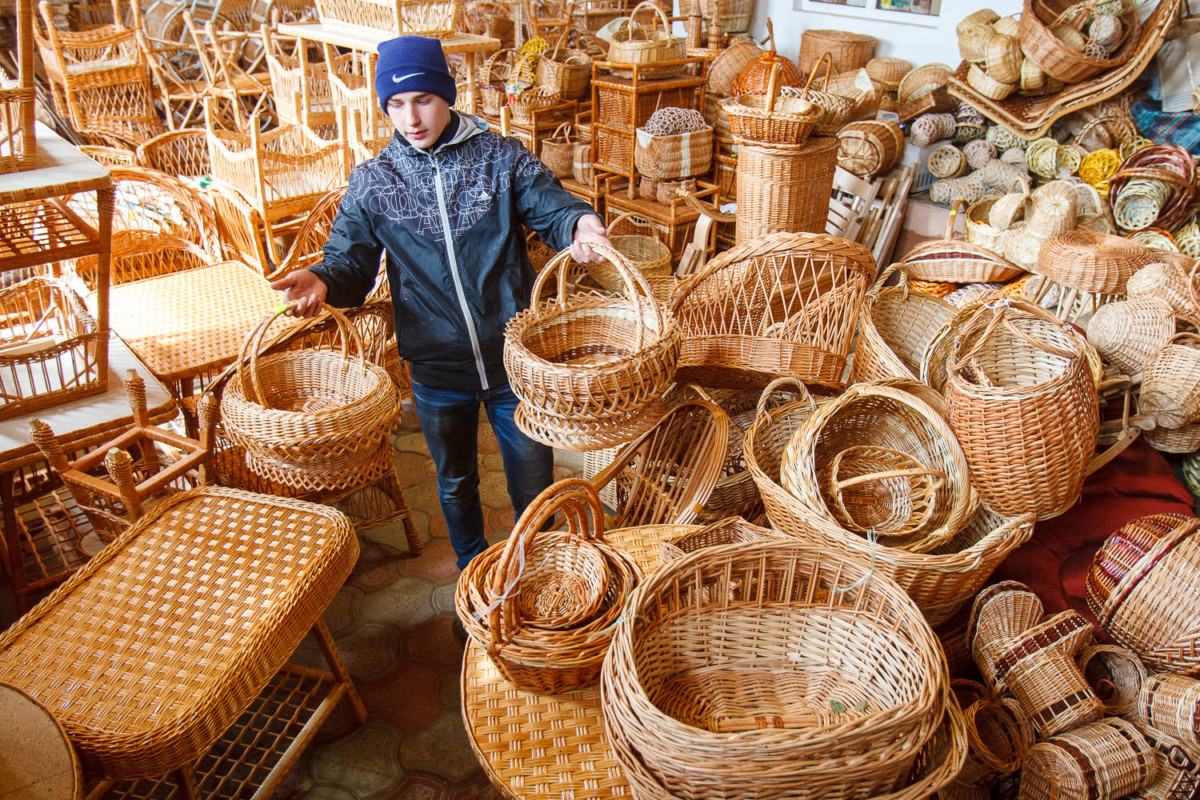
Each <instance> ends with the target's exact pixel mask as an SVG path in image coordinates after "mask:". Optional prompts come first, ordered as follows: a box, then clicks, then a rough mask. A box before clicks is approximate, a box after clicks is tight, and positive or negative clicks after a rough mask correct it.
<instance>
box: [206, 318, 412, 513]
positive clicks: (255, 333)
mask: <svg viewBox="0 0 1200 800" xmlns="http://www.w3.org/2000/svg"><path fill="white" fill-rule="evenodd" d="M283 313H284V312H283V311H278V312H276V313H274V314H271V315H270V316H267V317H265V318H264V319H263V320H262V321H261V322H260V323H259V324H258V325H257V326H256V327H255V328H254V329H253V330H251V331H250V333H249V334H247V336H246V339H245V341H244V342H243V344H242V352H241V355H240V356H239V358H238V362H237V367H236V374H234V375H233V377H232V378H230V380H229V382H228V384H226V386H225V391H224V392H223V393H222V395H221V418H222V421H223V423H224V426H225V432H226V433H227V434H228V436H229V438H230V439H231V440H232V441H233V442H234V443H235V444H237V445H238V446H240V447H243V448H245V450H246V463H247V465H248V466H249V467H250V469H251V470H252V471H253V472H254V473H255V474H257V475H259V476H260V477H263V478H267V479H269V480H271V481H274V482H276V483H280V484H283V485H285V486H291V487H295V488H298V489H305V490H310V491H322V490H338V489H344V488H350V487H351V486H361V485H363V482H364V474H365V473H370V474H375V473H378V475H377V476H376V477H381V476H382V475H383V474H385V473H386V471H387V467H388V466H389V464H388V463H386V462H385V463H380V459H379V453H380V451H381V449H382V448H381V444H382V443H384V442H385V441H386V440H387V435H388V433H390V432H391V430H392V429H393V428H394V427H395V426H396V424H397V423H398V422H399V418H400V399H399V395H398V394H397V393H396V385H395V384H394V383H393V382H392V379H391V378H390V377H389V376H388V373H387V370H385V369H384V368H383V367H380V366H377V365H375V364H372V363H370V362H368V361H367V360H366V358H364V357H363V355H362V353H363V341H362V337H361V335H360V334H359V333H358V331H357V330H356V329H355V328H354V326H353V325H351V324H350V322H349V320H347V319H346V316H345V315H344V314H343V313H342V312H340V311H338V310H337V309H335V308H333V307H331V306H325V309H324V313H326V314H328V315H329V316H331V317H332V318H333V319H334V321H335V322H336V323H337V327H338V331H339V334H340V339H341V344H340V352H334V351H333V350H300V351H291V352H283V353H275V354H271V355H268V356H265V357H261V358H260V357H259V352H260V350H261V348H262V344H263V342H264V341H265V337H266V334H267V331H268V329H269V328H270V327H271V324H272V323H273V322H275V320H277V319H278V318H279V317H280V316H282V314H283ZM351 342H353V344H354V347H355V351H356V353H357V355H355V356H353V357H352V356H351V355H350V344H351Z"/></svg>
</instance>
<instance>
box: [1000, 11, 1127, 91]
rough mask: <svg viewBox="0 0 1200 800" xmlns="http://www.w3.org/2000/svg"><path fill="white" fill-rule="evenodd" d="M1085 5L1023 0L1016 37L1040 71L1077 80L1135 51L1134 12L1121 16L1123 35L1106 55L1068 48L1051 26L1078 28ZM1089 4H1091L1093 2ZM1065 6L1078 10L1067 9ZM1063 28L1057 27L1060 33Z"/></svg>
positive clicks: (1118, 63) (1084, 18) (1120, 61)
mask: <svg viewBox="0 0 1200 800" xmlns="http://www.w3.org/2000/svg"><path fill="white" fill-rule="evenodd" d="M1087 5H1088V4H1085V3H1077V2H1074V1H1073V0H1025V6H1024V10H1023V11H1022V12H1021V19H1020V23H1019V25H1018V26H1017V37H1018V38H1019V39H1020V40H1021V50H1022V51H1023V52H1024V53H1025V57H1026V58H1028V59H1029V60H1031V61H1033V62H1034V63H1035V64H1037V65H1038V66H1039V67H1041V69H1042V71H1043V72H1045V73H1046V74H1047V75H1049V76H1050V77H1052V78H1055V79H1057V80H1060V81H1062V82H1063V83H1080V82H1082V81H1085V80H1087V79H1088V78H1091V77H1093V76H1095V75H1098V74H1099V73H1101V72H1104V71H1105V70H1109V69H1112V68H1114V67H1119V66H1121V65H1122V64H1124V63H1125V62H1127V61H1129V60H1130V59H1131V58H1133V56H1134V55H1135V54H1136V52H1137V49H1138V41H1139V39H1140V38H1141V21H1140V19H1139V17H1138V15H1137V14H1136V13H1133V12H1131V13H1127V14H1125V15H1124V16H1123V17H1121V21H1122V24H1123V27H1124V31H1125V35H1124V39H1123V42H1122V45H1121V46H1120V47H1119V48H1117V50H1116V51H1115V52H1113V54H1112V55H1111V56H1109V57H1108V58H1098V57H1095V56H1089V55H1085V54H1084V53H1082V52H1079V51H1076V50H1073V49H1071V47H1070V46H1068V44H1067V43H1066V42H1065V41H1064V40H1063V39H1062V38H1059V36H1058V35H1055V33H1054V32H1053V29H1054V28H1056V27H1057V26H1059V25H1067V26H1069V27H1068V28H1067V30H1071V31H1073V32H1078V30H1079V28H1081V27H1082V26H1083V23H1084V22H1086V21H1087V18H1088V16H1089V15H1088V13H1087ZM1091 5H1093V6H1094V5H1095V4H1094V3H1093V4H1091ZM1068 9H1070V10H1072V11H1076V12H1082V13H1071V12H1070V11H1068ZM1063 33H1065V32H1063V31H1060V35H1061V34H1063Z"/></svg>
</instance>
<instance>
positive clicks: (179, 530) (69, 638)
mask: <svg viewBox="0 0 1200 800" xmlns="http://www.w3.org/2000/svg"><path fill="white" fill-rule="evenodd" d="M357 556H358V540H357V539H356V537H355V536H354V532H353V530H352V529H351V527H350V524H349V522H348V521H347V520H346V519H345V517H343V516H342V515H341V514H339V513H338V512H336V511H332V510H330V509H327V508H322V507H321V506H317V505H314V504H310V503H304V502H300V501H296V500H287V499H283V498H277V497H268V496H265V495H254V494H250V493H248V492H241V491H236V490H232V489H222V488H202V489H193V490H189V491H186V492H181V493H179V494H177V495H175V496H174V497H172V498H169V499H168V500H165V501H163V502H162V503H161V504H160V505H159V506H158V507H157V508H155V509H154V510H153V511H151V512H150V513H149V514H148V515H147V516H145V517H143V518H142V519H141V520H139V521H138V522H137V523H135V524H134V525H133V527H131V528H130V529H129V531H128V532H127V533H125V534H124V535H123V536H122V537H121V538H120V539H118V540H117V541H116V542H114V543H113V544H112V545H110V546H109V547H107V548H105V549H104V551H103V552H102V553H100V554H99V555H98V556H96V557H95V558H94V559H92V560H91V561H90V562H89V563H88V564H87V565H86V566H85V567H84V568H83V569H81V570H80V571H79V572H77V573H75V575H73V576H72V577H71V579H70V580H68V581H67V582H66V583H65V584H63V585H62V586H60V587H59V588H58V589H57V590H56V591H55V592H54V593H53V594H51V595H50V596H49V597H47V598H46V599H45V600H43V601H42V602H41V603H39V604H38V605H37V606H36V607H35V608H34V609H33V610H32V611H30V612H29V613H28V614H26V615H25V616H24V617H22V618H21V619H20V620H18V621H17V622H16V623H15V624H14V625H13V626H12V627H11V628H9V629H8V631H6V632H5V633H4V635H3V636H0V682H7V683H10V684H12V685H13V686H15V687H17V688H19V689H21V690H22V691H24V692H26V693H27V694H29V695H30V696H31V697H33V698H34V699H35V700H36V701H38V702H39V703H41V704H42V705H43V706H45V707H46V708H47V710H49V711H50V712H51V713H53V714H54V715H55V717H56V718H57V719H58V721H59V722H60V723H61V724H62V726H63V728H64V730H66V732H67V736H68V737H69V738H70V740H71V744H72V745H73V746H74V747H75V750H76V752H77V753H78V755H79V758H80V762H81V763H82V765H83V770H84V773H85V775H86V776H87V777H92V778H104V779H107V780H123V779H127V778H130V779H131V778H141V777H148V776H157V775H162V774H164V773H173V776H174V778H175V781H176V782H177V783H178V784H179V790H180V793H181V794H180V796H182V797H185V798H194V797H201V796H203V797H208V796H211V795H212V794H213V790H214V789H215V784H214V785H212V786H209V785H208V784H207V781H197V780H196V775H195V774H194V772H193V765H195V764H196V762H197V759H199V758H200V757H201V756H202V755H204V754H205V753H208V752H209V751H210V748H213V745H214V743H217V742H218V741H219V740H221V739H222V734H223V733H224V732H225V731H226V729H228V728H230V726H231V725H232V724H233V723H234V722H236V721H237V720H238V719H239V717H241V716H242V714H243V712H245V711H246V710H247V709H251V710H252V711H253V712H254V713H255V716H256V719H255V720H254V721H253V723H252V724H250V725H249V726H245V727H243V726H237V728H236V730H239V731H242V730H252V731H254V732H255V734H256V736H257V734H258V733H263V734H264V735H262V736H258V738H257V740H256V741H255V743H254V745H255V747H256V748H257V751H256V752H259V753H262V757H256V762H264V763H265V762H276V763H274V764H273V765H272V766H271V767H270V772H269V774H266V775H265V776H264V775H262V774H261V772H262V771H261V770H260V769H259V766H260V764H259V763H255V764H251V765H249V766H252V767H254V769H251V770H250V773H251V775H252V777H250V778H244V779H245V780H247V781H253V782H255V783H259V784H261V788H260V789H259V796H268V795H270V793H271V790H272V789H273V788H274V787H275V786H276V785H277V784H278V782H279V781H280V780H281V779H282V778H283V774H284V773H285V772H286V771H287V769H288V768H290V766H291V765H292V763H293V762H294V760H295V758H296V757H297V756H298V754H299V751H300V749H301V748H303V747H304V746H305V745H306V744H307V742H308V740H309V739H311V737H312V736H313V735H314V734H315V732H316V729H317V728H318V727H319V726H320V724H321V723H322V722H323V721H324V720H325V718H326V717H327V716H328V715H329V714H330V713H331V712H332V711H333V709H334V706H335V705H336V702H337V701H338V700H339V699H341V698H342V697H343V696H344V697H346V698H347V699H349V701H350V704H351V709H352V711H353V712H354V715H355V717H356V718H357V719H358V720H359V721H360V722H362V721H365V719H366V710H365V708H364V707H363V705H362V701H361V700H360V699H359V696H358V693H357V691H356V690H355V688H354V685H353V683H352V682H351V680H350V675H349V673H348V672H347V671H346V669H345V667H344V665H343V664H342V661H341V659H340V657H339V656H338V653H337V649H336V648H335V647H334V644H333V639H332V638H331V637H330V635H329V631H328V629H326V627H325V624H324V622H322V620H321V613H322V612H323V611H324V610H325V607H326V606H327V605H328V604H329V602H330V601H331V600H332V599H333V596H334V595H335V594H336V593H337V591H338V589H339V588H340V587H341V585H342V583H343V582H344V581H345V579H346V577H347V576H348V575H349V574H350V570H351V569H352V568H353V566H354V562H355V560H356V558H357ZM101 620H107V621H110V623H111V624H97V623H98V622H99V621H101ZM309 630H312V631H313V633H314V635H315V636H316V638H317V641H318V642H319V643H320V645H321V649H322V652H323V654H324V656H325V659H326V661H327V662H328V663H329V665H330V668H331V673H332V674H331V673H330V672H324V671H319V670H314V669H308V668H304V667H296V666H292V665H286V662H287V660H288V658H289V657H290V656H291V654H292V652H293V651H294V650H295V649H296V647H297V645H299V644H300V641H301V639H303V638H304V636H305V634H306V633H308V632H309ZM281 669H282V671H281ZM276 673H279V674H278V675H277V674H276ZM273 676H274V677H273ZM264 689H268V690H270V691H271V693H272V696H271V697H270V698H269V699H267V700H265V701H264V700H263V699H262V697H261V696H260V693H262V692H263V690H264ZM281 692H282V693H287V694H279V693H281ZM277 694H279V696H278V697H276V695H277ZM256 698H259V700H260V702H259V703H257V704H256V703H255V699H256ZM276 700H278V701H279V703H280V706H281V707H280V708H277V709H276V710H275V711H270V710H269V709H270V708H271V704H272V702H274V701H276ZM297 705H299V706H302V707H301V708H297V707H296V706H297ZM263 708H267V709H268V710H267V711H266V712H265V713H266V715H267V716H269V717H271V719H270V720H263V719H262V717H261V716H260V715H261V714H263V713H264V712H263V710H262V709H263ZM285 717H287V718H285ZM281 727H286V728H287V729H288V735H286V736H285V735H283V734H279V735H278V736H277V735H276V734H277V733H278V732H279V730H280V728H281ZM297 727H300V730H298V731H297V730H296V728H297ZM268 731H269V732H268ZM231 749H233V748H231ZM211 755H215V756H218V757H219V756H220V754H219V753H217V750H216V749H214V750H213V751H212V753H211ZM234 758H235V759H236V758H237V756H234ZM239 763H240V762H239ZM233 769H234V765H233V763H231V762H226V763H225V765H224V767H223V768H221V767H220V766H218V767H217V768H215V769H213V770H211V771H209V772H208V773H207V775H206V777H209V776H211V777H212V779H213V780H214V781H221V780H224V779H226V778H227V777H229V776H230V775H231V774H232V770H233ZM244 774H245V773H242V775H244ZM242 779H243V778H238V780H242ZM198 784H199V785H198ZM225 788H226V789H228V786H226V787H225ZM247 794H249V792H247Z"/></svg>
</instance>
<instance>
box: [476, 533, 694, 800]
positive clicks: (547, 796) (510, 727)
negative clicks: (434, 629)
mask: <svg viewBox="0 0 1200 800" xmlns="http://www.w3.org/2000/svg"><path fill="white" fill-rule="evenodd" d="M698 527H699V526H695V525H651V526H645V527H641V528H626V529H624V530H617V531H613V532H611V533H609V534H607V535H606V536H605V539H606V540H607V541H608V542H609V543H611V544H614V545H616V546H618V547H620V548H622V549H624V550H625V551H626V552H628V553H629V554H630V555H631V556H633V558H634V560H635V561H637V563H638V566H640V567H641V568H642V570H643V571H645V572H647V573H649V572H652V571H653V570H655V569H657V568H658V565H659V564H660V563H661V562H660V560H659V553H660V552H661V548H662V543H663V542H665V541H667V540H669V539H674V538H675V537H677V536H680V535H681V534H683V533H686V532H689V531H693V530H697V529H698ZM462 696H463V717H464V719H465V721H466V724H467V736H468V738H469V739H470V741H471V748H472V749H473V750H474V751H475V754H476V755H477V756H478V757H479V761H480V763H481V764H483V768H484V771H485V772H487V774H488V777H489V778H490V779H491V781H492V784H493V785H494V786H495V787H496V788H497V789H498V790H499V791H500V792H501V793H502V794H503V795H504V796H506V797H510V798H515V799H519V800H534V799H535V798H537V799H538V800H542V799H543V798H544V800H561V798H563V797H571V798H574V800H593V799H594V800H605V798H610V797H631V796H632V795H631V793H630V790H629V784H628V783H626V781H625V774H624V773H623V772H622V770H621V766H620V764H618V763H617V761H616V759H615V758H613V756H612V754H611V752H610V751H609V748H608V740H607V739H605V737H604V718H603V715H602V714H601V711H600V687H599V686H598V685H596V686H589V687H588V688H586V689H579V690H577V691H574V692H567V693H566V694H558V695H546V694H538V693H536V692H525V691H521V690H520V689H516V688H513V686H512V685H511V684H510V683H509V682H508V681H506V680H504V678H503V677H501V675H500V671H499V670H498V669H496V667H495V666H494V665H493V664H492V662H491V661H490V660H489V659H488V657H487V652H486V651H485V650H484V648H483V647H482V646H481V645H480V644H479V643H478V642H476V641H474V640H471V641H470V642H468V644H467V650H466V653H465V654H464V656H463V670H462Z"/></svg>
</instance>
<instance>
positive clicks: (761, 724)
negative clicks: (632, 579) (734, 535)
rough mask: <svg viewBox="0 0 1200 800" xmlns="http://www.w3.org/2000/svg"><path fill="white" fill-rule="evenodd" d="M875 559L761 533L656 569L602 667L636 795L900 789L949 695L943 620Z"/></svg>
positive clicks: (618, 743) (612, 737) (607, 703)
mask: <svg viewBox="0 0 1200 800" xmlns="http://www.w3.org/2000/svg"><path fill="white" fill-rule="evenodd" d="M869 570H870V567H869V565H868V564H866V563H864V562H860V561H857V560H848V559H847V560H834V559H830V558H828V556H827V555H826V554H825V553H823V552H822V551H821V550H819V549H818V548H815V547H812V546H808V545H805V544H802V543H799V542H792V541H762V542H750V543H736V544H730V545H722V546H717V547H710V548H705V549H702V550H699V551H697V552H694V553H690V554H688V555H686V556H684V557H683V558H679V559H675V560H672V561H670V562H668V563H666V564H664V565H663V566H662V567H660V568H659V569H658V570H657V571H656V572H655V573H654V574H653V575H652V576H650V577H649V578H648V579H647V581H646V582H645V583H643V585H642V586H641V587H639V589H638V591H637V592H635V594H634V595H633V597H632V598H631V601H630V606H629V608H628V610H627V612H626V614H625V615H624V617H623V618H622V620H621V622H620V623H619V624H618V625H617V631H616V634H615V635H614V636H613V643H612V649H611V650H610V652H609V657H608V658H607V659H606V661H605V665H604V670H603V673H602V677H601V707H602V709H603V712H604V720H605V725H606V729H607V734H608V737H609V742H610V744H611V745H612V747H613V752H614V755H615V756H616V758H617V760H618V761H619V762H620V763H621V765H622V767H623V768H624V769H625V771H626V777H627V778H629V780H630V783H631V786H632V787H633V789H634V792H635V796H647V797H659V796H662V795H664V794H669V795H670V796H673V797H680V798H696V799H697V800H699V799H700V798H730V797H759V798H783V797H802V798H816V797H824V798H831V799H832V798H850V797H863V796H867V795H870V794H878V793H882V792H888V791H892V790H893V789H895V788H897V787H898V786H900V785H902V784H903V783H904V781H905V779H906V778H907V777H908V776H909V773H910V769H911V767H912V765H913V761H914V759H915V758H916V756H917V754H918V752H919V751H920V749H921V747H922V745H924V744H925V743H926V742H927V741H928V740H929V739H930V738H931V737H932V736H933V734H934V731H935V730H936V729H937V728H938V726H939V724H940V723H941V721H942V717H943V713H944V712H945V710H946V707H947V705H948V704H949V703H951V702H953V701H952V700H949V699H948V692H947V686H948V683H949V680H948V676H947V675H946V666H945V661H944V659H943V657H942V654H941V649H940V647H939V645H938V644H937V639H936V638H935V637H934V635H933V632H932V630H930V628H929V626H928V624H927V623H926V622H925V620H924V619H922V617H921V615H920V613H919V612H918V610H917V608H916V607H915V606H914V605H913V604H912V602H911V601H910V600H909V599H908V598H907V597H906V596H905V595H904V593H903V592H902V591H900V589H899V588H898V587H897V586H896V585H895V584H893V583H891V582H890V581H887V580H880V579H879V577H878V576H876V577H875V578H874V579H872V580H867V578H868V577H869V574H870V572H869ZM867 665H873V666H872V668H871V669H867V668H866V667H867ZM885 665H886V666H885ZM864 752H869V753H870V754H871V758H869V759H864V758H863V757H862V753H864ZM643 792H645V793H644V794H643Z"/></svg>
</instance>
